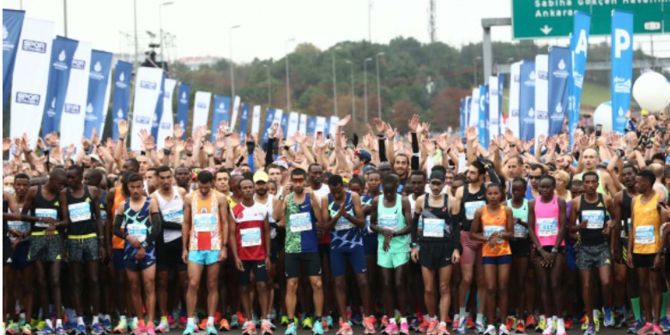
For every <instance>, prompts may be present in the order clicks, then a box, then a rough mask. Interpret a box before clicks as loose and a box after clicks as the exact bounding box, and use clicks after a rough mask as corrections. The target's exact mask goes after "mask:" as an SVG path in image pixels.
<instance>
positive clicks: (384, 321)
mask: <svg viewBox="0 0 670 335" xmlns="http://www.w3.org/2000/svg"><path fill="white" fill-rule="evenodd" d="M381 325H382V328H386V326H388V325H389V317H388V316H386V315H384V316H382V320H381Z"/></svg>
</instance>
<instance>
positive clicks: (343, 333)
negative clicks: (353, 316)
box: [335, 322, 354, 335]
mask: <svg viewBox="0 0 670 335" xmlns="http://www.w3.org/2000/svg"><path fill="white" fill-rule="evenodd" d="M335 334H336V335H354V331H353V329H351V324H350V323H349V322H340V329H339V330H338V331H337V333H335Z"/></svg>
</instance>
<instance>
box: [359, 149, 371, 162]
mask: <svg viewBox="0 0 670 335" xmlns="http://www.w3.org/2000/svg"><path fill="white" fill-rule="evenodd" d="M356 156H358V158H360V159H361V160H362V161H363V162H364V163H370V161H371V160H372V155H371V154H370V152H369V151H367V150H365V149H360V150H357V151H356Z"/></svg>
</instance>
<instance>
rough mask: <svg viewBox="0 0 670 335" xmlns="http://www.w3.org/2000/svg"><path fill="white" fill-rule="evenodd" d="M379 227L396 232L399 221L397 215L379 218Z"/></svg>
mask: <svg viewBox="0 0 670 335" xmlns="http://www.w3.org/2000/svg"><path fill="white" fill-rule="evenodd" d="M379 227H380V228H384V229H390V230H392V231H396V229H398V219H397V218H396V214H385V215H381V216H380V217H379Z"/></svg>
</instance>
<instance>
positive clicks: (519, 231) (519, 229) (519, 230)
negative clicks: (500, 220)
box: [514, 223, 528, 238]
mask: <svg viewBox="0 0 670 335" xmlns="http://www.w3.org/2000/svg"><path fill="white" fill-rule="evenodd" d="M526 236H528V228H526V227H524V226H523V225H520V224H518V223H515V224H514V237H515V238H525V237H526Z"/></svg>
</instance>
